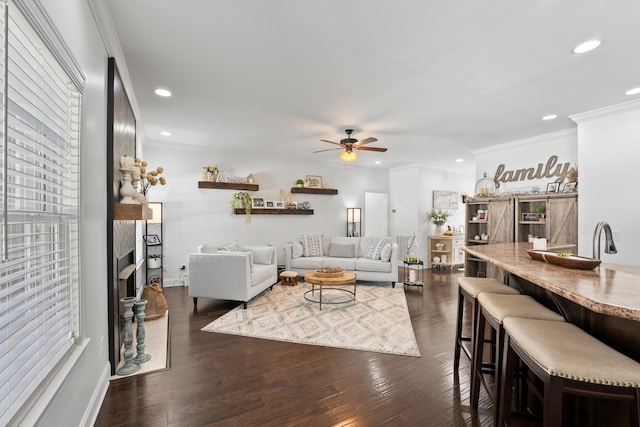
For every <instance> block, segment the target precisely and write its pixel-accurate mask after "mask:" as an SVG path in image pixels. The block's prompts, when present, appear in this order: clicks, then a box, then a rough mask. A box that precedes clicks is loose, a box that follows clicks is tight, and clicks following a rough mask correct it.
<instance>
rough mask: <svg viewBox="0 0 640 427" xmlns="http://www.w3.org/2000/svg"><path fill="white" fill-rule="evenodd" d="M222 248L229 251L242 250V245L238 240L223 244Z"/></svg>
mask: <svg viewBox="0 0 640 427" xmlns="http://www.w3.org/2000/svg"><path fill="white" fill-rule="evenodd" d="M222 249H224V250H225V251H229V252H244V251H243V249H242V246H240V244H239V243H238V242H233V243H231V244H230V245H227V246H223V248H222Z"/></svg>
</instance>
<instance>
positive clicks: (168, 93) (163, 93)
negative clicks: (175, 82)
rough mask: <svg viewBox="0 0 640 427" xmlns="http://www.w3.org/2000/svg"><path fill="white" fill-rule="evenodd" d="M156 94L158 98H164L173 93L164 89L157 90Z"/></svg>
mask: <svg viewBox="0 0 640 427" xmlns="http://www.w3.org/2000/svg"><path fill="white" fill-rule="evenodd" d="M155 94H156V95H158V96H164V97H168V96H171V92H169V91H168V90H167V89H162V88H158V89H156V90H155Z"/></svg>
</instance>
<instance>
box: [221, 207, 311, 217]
mask: <svg viewBox="0 0 640 427" xmlns="http://www.w3.org/2000/svg"><path fill="white" fill-rule="evenodd" d="M233 211H234V213H235V214H236V215H246V212H245V211H244V208H236V209H234V210H233ZM251 215H313V209H306V210H304V209H251Z"/></svg>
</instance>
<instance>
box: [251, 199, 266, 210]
mask: <svg viewBox="0 0 640 427" xmlns="http://www.w3.org/2000/svg"><path fill="white" fill-rule="evenodd" d="M251 208H252V209H264V198H263V197H254V198H253V199H251Z"/></svg>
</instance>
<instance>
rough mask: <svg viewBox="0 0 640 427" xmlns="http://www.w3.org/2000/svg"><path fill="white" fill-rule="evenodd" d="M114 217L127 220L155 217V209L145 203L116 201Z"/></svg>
mask: <svg viewBox="0 0 640 427" xmlns="http://www.w3.org/2000/svg"><path fill="white" fill-rule="evenodd" d="M113 219H116V220H125V221H136V220H145V219H153V210H151V209H150V208H148V207H146V206H143V205H130V204H126V203H115V204H114V205H113Z"/></svg>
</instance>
